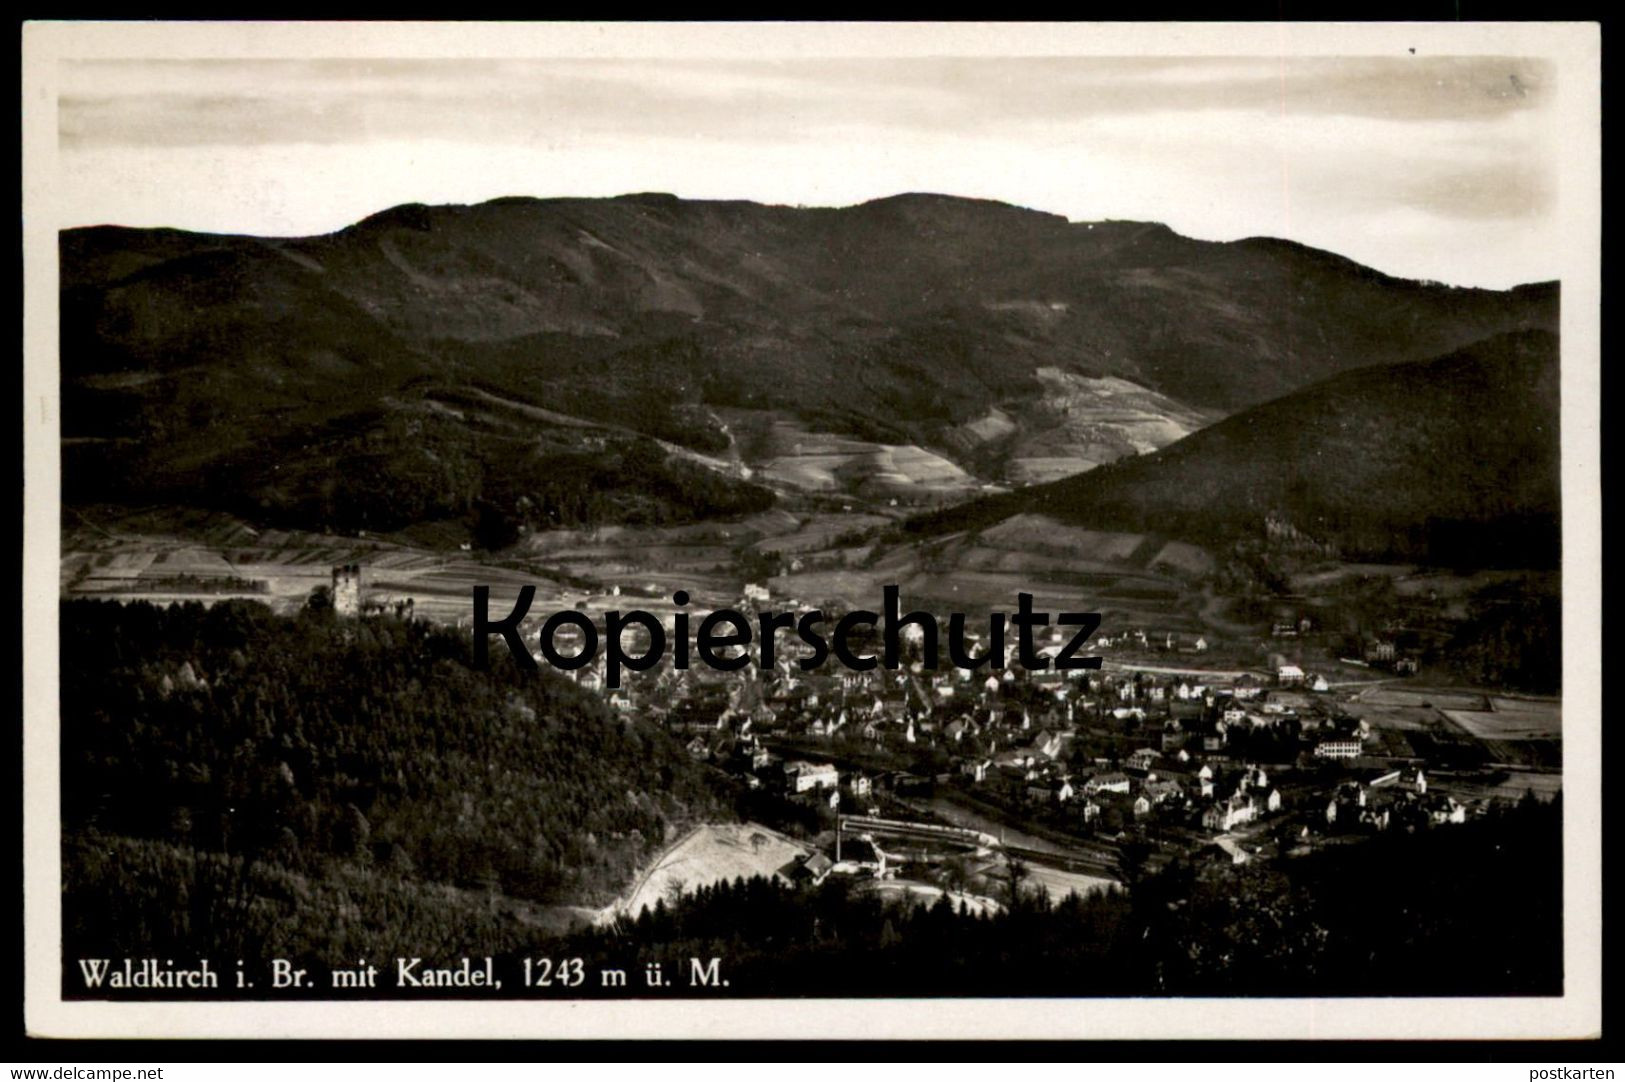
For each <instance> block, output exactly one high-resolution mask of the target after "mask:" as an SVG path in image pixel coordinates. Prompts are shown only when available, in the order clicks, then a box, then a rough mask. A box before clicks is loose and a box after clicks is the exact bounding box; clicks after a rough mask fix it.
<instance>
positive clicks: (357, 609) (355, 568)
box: [333, 564, 361, 616]
mask: <svg viewBox="0 0 1625 1082" xmlns="http://www.w3.org/2000/svg"><path fill="white" fill-rule="evenodd" d="M333 611H334V612H335V613H337V614H338V615H340V616H359V615H361V565H360V564H345V565H344V566H342V567H335V568H334V569H333Z"/></svg>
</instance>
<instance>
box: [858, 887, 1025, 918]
mask: <svg viewBox="0 0 1625 1082" xmlns="http://www.w3.org/2000/svg"><path fill="white" fill-rule="evenodd" d="M868 889H869V890H871V891H873V892H874V893H876V894H878V895H880V896H881V897H883V898H895V897H899V896H907V897H910V898H913V899H914V900H915V901H916V902H919V903H923V904H925V905H928V906H929V905H935V904H936V903H937V900H938V899H939V898H941V897H942V896H943V895H944V894H946V895H947V896H948V904H950V905H952V906H953V907H954V908H955V909H958V908H959V907H960V906H961V905H963V906H964V907H965V908H966V909H968V910H969V911H970V912H972V913H975V914H976V915H978V916H985V915H987V914H991V913H997V912H998V911H999V910H1001V909H1003V908H1004V907H1003V906H1001V905H1000V904H999V903H998V902H996V901H994V900H993V899H992V898H987V897H984V896H982V895H980V894H966V893H963V892H961V891H957V890H947V891H945V890H943V889H942V888H941V887H937V886H932V885H931V884H930V883H917V882H914V881H913V880H910V879H884V880H879V881H877V882H873V883H870V884H869V887H868Z"/></svg>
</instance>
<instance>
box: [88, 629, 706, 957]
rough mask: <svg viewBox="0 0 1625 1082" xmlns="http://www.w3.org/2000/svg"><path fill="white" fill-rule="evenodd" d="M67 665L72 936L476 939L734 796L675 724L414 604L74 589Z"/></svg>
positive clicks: (575, 889)
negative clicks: (354, 613) (412, 619)
mask: <svg viewBox="0 0 1625 1082" xmlns="http://www.w3.org/2000/svg"><path fill="white" fill-rule="evenodd" d="M61 686H62V778H63V786H62V826H63V832H64V844H65V846H66V847H67V848H68V849H69V850H70V851H71V853H72V854H73V855H72V857H71V858H70V859H66V860H65V861H64V868H65V869H66V874H67V884H66V890H67V898H66V913H65V916H66V923H65V938H66V941H67V943H68V944H69V946H68V948H67V950H68V953H69V955H73V954H74V952H75V951H80V952H83V951H86V950H93V951H113V952H117V951H124V952H126V953H129V954H131V955H136V954H143V953H147V952H151V951H159V950H163V949H182V950H186V949H190V950H192V951H195V944H196V943H198V942H209V941H211V938H210V937H205V936H204V929H203V928H201V927H199V924H200V923H202V924H206V925H209V927H210V930H211V932H212V939H214V940H216V941H222V942H240V943H242V944H243V949H249V950H254V951H256V954H258V952H262V951H263V952H266V954H265V956H270V955H271V954H276V953H278V952H281V953H282V954H283V955H284V956H303V955H307V954H308V955H311V956H314V957H323V958H328V959H329V960H336V959H338V958H342V957H344V955H345V952H347V951H350V950H353V949H354V947H355V946H356V945H358V944H360V943H365V942H371V943H373V944H374V945H373V946H372V947H371V948H369V949H374V950H376V949H377V946H376V944H377V943H378V942H379V940H380V939H382V940H384V941H386V942H402V943H406V944H422V946H418V947H414V948H413V949H417V950H423V949H427V947H428V946H429V945H431V944H445V945H446V949H453V950H457V949H468V950H475V949H480V950H483V949H485V941H486V939H487V933H488V931H489V929H490V927H495V926H497V925H500V924H501V923H502V922H500V921H496V920H495V913H496V912H497V910H499V909H504V908H505V910H506V911H507V912H508V913H509V914H510V916H512V915H513V914H516V913H517V914H523V913H526V912H529V911H530V910H531V909H533V908H535V907H542V906H554V905H596V904H602V903H603V902H605V901H607V900H608V899H609V898H610V897H611V896H613V895H614V894H615V892H616V891H617V890H619V889H620V888H622V887H623V886H624V885H625V884H626V883H627V882H629V881H630V879H631V877H632V874H633V872H634V869H635V868H636V867H637V865H638V864H639V862H640V861H642V860H644V859H645V858H646V857H648V856H649V855H650V854H651V853H653V852H655V851H656V850H658V849H659V848H660V847H661V846H663V845H664V844H665V842H666V841H667V840H668V838H670V837H671V836H672V835H673V834H674V833H675V832H676V831H678V830H679V829H680V828H681V827H683V826H684V825H686V824H688V823H690V822H692V821H694V820H696V819H711V820H715V819H718V818H723V819H726V818H728V817H729V816H730V814H731V812H730V807H731V806H730V805H729V803H728V801H727V800H726V798H725V796H724V795H720V794H719V793H718V791H717V790H715V789H714V787H713V784H712V782H711V781H710V780H709V779H708V778H707V777H706V776H705V775H703V774H702V772H701V769H700V768H699V767H697V766H695V765H694V764H693V763H692V762H691V760H690V759H689V758H688V756H687V755H686V754H685V753H684V752H683V749H682V747H681V746H680V745H679V744H677V743H676V742H675V741H674V740H672V739H671V738H670V737H669V736H668V735H667V734H666V733H665V732H664V731H662V730H659V729H656V728H654V727H653V726H651V725H649V724H647V723H642V722H634V721H630V720H627V719H623V718H620V717H616V716H612V715H611V714H609V713H608V712H607V711H606V710H605V708H604V707H603V705H602V704H601V702H600V701H599V700H597V699H596V698H594V697H592V696H589V695H587V694H586V693H583V692H581V691H579V690H577V689H576V687H575V686H574V685H573V684H571V683H569V682H568V681H567V680H564V679H563V678H561V677H559V676H557V675H554V674H550V673H536V674H521V673H519V672H518V671H517V670H516V669H514V668H513V667H512V666H510V665H507V664H502V663H498V664H494V665H493V666H492V667H491V670H490V671H488V672H481V671H475V670H473V669H472V668H470V666H469V643H468V637H467V635H466V634H463V633H458V632H455V631H451V630H448V629H436V628H432V627H430V626H428V625H425V624H422V623H405V622H397V621H389V620H376V621H368V622H355V621H340V620H336V619H335V618H333V617H332V615H331V614H330V613H326V614H324V613H319V612H309V611H307V612H306V613H303V614H301V615H300V616H299V617H297V618H284V617H277V616H273V615H272V614H271V613H270V612H269V611H268V610H267V609H265V608H263V607H262V606H259V605H256V604H252V603H243V602H229V603H222V604H219V605H216V606H214V607H212V608H207V609H206V608H203V607H202V606H200V605H178V606H174V607H171V608H157V607H153V606H149V605H145V604H132V605H127V606H123V605H119V604H115V603H96V602H72V603H68V604H65V605H64V606H63V608H62V684H61ZM499 902H500V905H499V904H498V903H499ZM471 914H476V915H477V916H471ZM188 943H191V944H193V945H194V946H193V947H191V948H187V947H186V944H188Z"/></svg>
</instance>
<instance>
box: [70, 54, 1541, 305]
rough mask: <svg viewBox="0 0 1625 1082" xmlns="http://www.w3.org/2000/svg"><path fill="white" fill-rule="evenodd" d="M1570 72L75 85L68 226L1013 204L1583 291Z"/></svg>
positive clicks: (164, 66) (508, 69)
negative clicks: (448, 212)
mask: <svg viewBox="0 0 1625 1082" xmlns="http://www.w3.org/2000/svg"><path fill="white" fill-rule="evenodd" d="M1555 79H1556V70H1555V65H1553V64H1552V63H1551V62H1549V61H1545V60H1540V59H1530V58H1515V57H1514V58H1507V57H1449V56H1445V57H1437V56H1433V57H1417V56H1410V55H1401V56H1384V57H1335V56H1334V57H1326V56H1298V57H1287V58H1283V57H1280V56H1275V57H1202V58H1195V57H1191V58H1158V57H1131V58H1112V57H1053V56H1052V57H1030V58H1017V57H989V56H977V57H964V58H953V57H895V58H887V57H855V58H848V59H816V58H794V59H760V60H747V59H738V58H733V59H723V60H709V61H701V60H682V59H671V58H637V59H630V58H629V59H624V60H617V59H606V58H594V59H545V60H543V59H539V60H526V59H492V60H479V59H424V58H418V59H408V58H401V59H320V60H317V59H308V60H258V59H214V60H195V59H174V60H153V59H144V60H120V59H96V60H67V61H64V62H63V63H62V67H61V71H60V83H59V86H60V91H59V97H58V106H57V120H58V136H57V142H58V151H59V163H60V177H61V179H60V190H59V192H58V195H59V204H58V205H59V206H60V207H62V208H63V213H64V215H65V219H66V220H65V221H64V223H63V224H65V225H93V224H119V225H134V226H158V225H164V226H175V227H180V228H186V229H194V230H203V231H208V232H224V233H251V234H259V235H268V236H303V235H311V234H317V233H326V232H331V231H333V230H336V229H340V228H342V227H344V226H346V225H349V224H351V223H353V222H355V221H357V220H359V219H360V218H363V217H365V216H367V215H368V214H371V213H374V212H376V211H379V210H382V209H384V208H386V207H389V206H394V205H397V204H400V203H407V202H420V203H473V202H479V201H483V200H486V199H491V198H495V197H498V196H507V195H533V196H610V195H618V194H623V193H627V192H643V191H661V192H672V193H674V194H676V195H679V196H683V197H685V198H707V199H750V200H755V201H758V202H764V203H781V204H802V205H815V206H845V205H850V204H853V203H859V202H863V201H865V200H868V199H875V198H880V197H883V196H888V195H894V194H897V193H899V192H911V191H929V192H943V193H947V194H952V195H963V196H974V197H980V198H989V199H999V200H1003V201H1005V202H1009V203H1014V204H1017V205H1021V206H1028V207H1033V208H1036V209H1040V210H1046V211H1050V212H1053V213H1058V214H1063V215H1065V216H1066V217H1068V218H1071V219H1073V220H1081V221H1096V220H1102V219H1134V220H1145V221H1160V222H1165V223H1167V224H1168V225H1170V226H1172V227H1173V228H1174V229H1175V230H1177V231H1179V232H1180V233H1183V234H1186V235H1188V236H1193V237H1200V238H1203V239H1210V240H1231V239H1236V238H1240V237H1247V236H1261V235H1263V236H1277V237H1286V238H1289V239H1292V240H1297V241H1300V242H1303V243H1306V244H1311V245H1314V246H1316V247H1320V248H1326V249H1329V250H1331V251H1334V252H1338V253H1340V254H1342V255H1346V256H1349V257H1350V258H1353V259H1356V260H1359V261H1360V262H1362V263H1366V264H1368V265H1371V266H1374V267H1376V268H1378V269H1380V270H1383V271H1386V272H1388V273H1390V274H1396V275H1401V276H1404V277H1412V278H1426V279H1432V280H1437V281H1444V282H1450V283H1452V284H1457V285H1482V286H1490V287H1495V288H1504V287H1506V286H1510V285H1514V284H1517V283H1520V282H1528V281H1536V280H1542V279H1547V278H1553V277H1557V276H1558V273H1559V269H1560V268H1561V266H1562V265H1563V258H1562V254H1561V252H1560V251H1559V249H1560V243H1559V240H1558V238H1557V236H1556V223H1557V199H1558V194H1559V191H1558V181H1559V177H1558V175H1557V167H1556V162H1557V160H1558V157H1559V151H1560V147H1559V146H1558V145H1557V139H1558V134H1557V132H1558V128H1557V126H1556V125H1555V124H1554V123H1553V120H1554V116H1555V113H1556V104H1555V98H1556V94H1555Z"/></svg>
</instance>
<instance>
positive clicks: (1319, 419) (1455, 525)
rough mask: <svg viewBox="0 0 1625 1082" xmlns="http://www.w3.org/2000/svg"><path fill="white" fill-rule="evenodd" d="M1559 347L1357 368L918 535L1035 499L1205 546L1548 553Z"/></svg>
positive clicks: (1078, 516)
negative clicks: (1264, 542) (1267, 542)
mask: <svg viewBox="0 0 1625 1082" xmlns="http://www.w3.org/2000/svg"><path fill="white" fill-rule="evenodd" d="M1558 416H1559V411H1558V348H1557V339H1556V337H1555V336H1554V335H1552V334H1549V333H1547V332H1544V331H1524V332H1519V333H1514V334H1503V335H1497V336H1494V337H1492V338H1488V339H1485V340H1484V341H1481V342H1477V343H1475V344H1473V345H1471V346H1468V347H1466V348H1465V349H1460V350H1456V351H1454V352H1451V353H1449V354H1447V355H1446V356H1443V357H1439V358H1437V359H1434V360H1430V361H1421V362H1412V363H1407V364H1397V365H1387V366H1381V367H1372V368H1362V369H1358V370H1356V371H1353V372H1346V373H1343V374H1341V375H1338V376H1334V377H1332V378H1330V379H1327V380H1325V381H1323V382H1320V383H1317V384H1315V385H1314V386H1312V387H1308V388H1305V389H1304V390H1301V391H1297V392H1294V393H1293V394H1290V395H1286V396H1284V397H1282V398H1279V399H1276V400H1275V401H1273V402H1269V403H1266V404H1264V405H1262V406H1256V407H1253V408H1252V409H1248V410H1244V411H1242V412H1241V413H1238V414H1236V415H1234V416H1232V417H1229V418H1227V419H1225V420H1223V421H1221V422H1219V423H1217V424H1215V425H1213V426H1211V427H1209V428H1205V429H1203V430H1202V431H1200V432H1196V433H1194V434H1193V435H1191V436H1188V437H1186V438H1185V439H1183V440H1180V441H1179V442H1177V443H1175V444H1172V445H1171V446H1168V447H1166V448H1164V449H1163V450H1161V451H1159V452H1157V453H1155V454H1151V455H1145V456H1141V457H1136V458H1131V459H1124V460H1121V461H1119V462H1116V463H1113V464H1111V465H1108V466H1102V467H1101V468H1099V469H1097V470H1094V471H1092V472H1090V473H1087V474H1082V475H1078V476H1075V477H1069V478H1067V479H1065V480H1062V481H1058V482H1055V483H1052V484H1047V485H1036V486H1033V487H1031V488H1027V489H1023V490H1020V491H1018V492H1014V493H1010V494H1008V495H1006V496H1002V497H997V498H992V499H987V500H982V501H978V502H975V503H972V504H968V505H964V506H961V507H957V508H952V509H949V510H947V511H944V512H942V513H940V514H936V515H928V516H923V517H921V518H919V519H916V520H914V521H913V522H911V523H910V529H911V530H912V531H914V532H916V533H920V534H930V533H938V532H945V531H951V530H961V529H970V528H979V527H984V526H987V525H990V524H992V523H996V522H1001V521H1003V520H1005V519H1006V518H1008V517H1010V516H1011V515H1014V514H1020V513H1030V512H1039V513H1043V514H1047V515H1050V516H1052V517H1054V518H1057V519H1059V520H1062V521H1066V522H1076V523H1083V524H1087V525H1089V526H1091V527H1097V528H1102V529H1124V530H1151V531H1156V532H1159V533H1164V534H1169V535H1172V536H1176V537H1183V538H1186V539H1188V540H1192V541H1195V542H1197V543H1200V544H1210V545H1211V544H1214V543H1222V542H1225V541H1229V540H1234V539H1238V538H1257V539H1266V538H1269V537H1271V536H1273V538H1274V539H1275V540H1276V541H1278V542H1280V543H1283V544H1293V543H1306V544H1319V545H1324V546H1327V547H1328V548H1329V549H1331V550H1334V551H1336V552H1338V553H1341V554H1343V555H1347V556H1356V557H1373V558H1379V557H1380V558H1389V557H1391V558H1398V559H1405V560H1413V559H1414V560H1427V561H1429V562H1434V563H1442V564H1458V565H1470V566H1494V565H1508V566H1526V567H1550V566H1555V565H1556V561H1557V555H1558V527H1559V518H1560V500H1559V482H1560V468H1559V436H1558Z"/></svg>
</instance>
